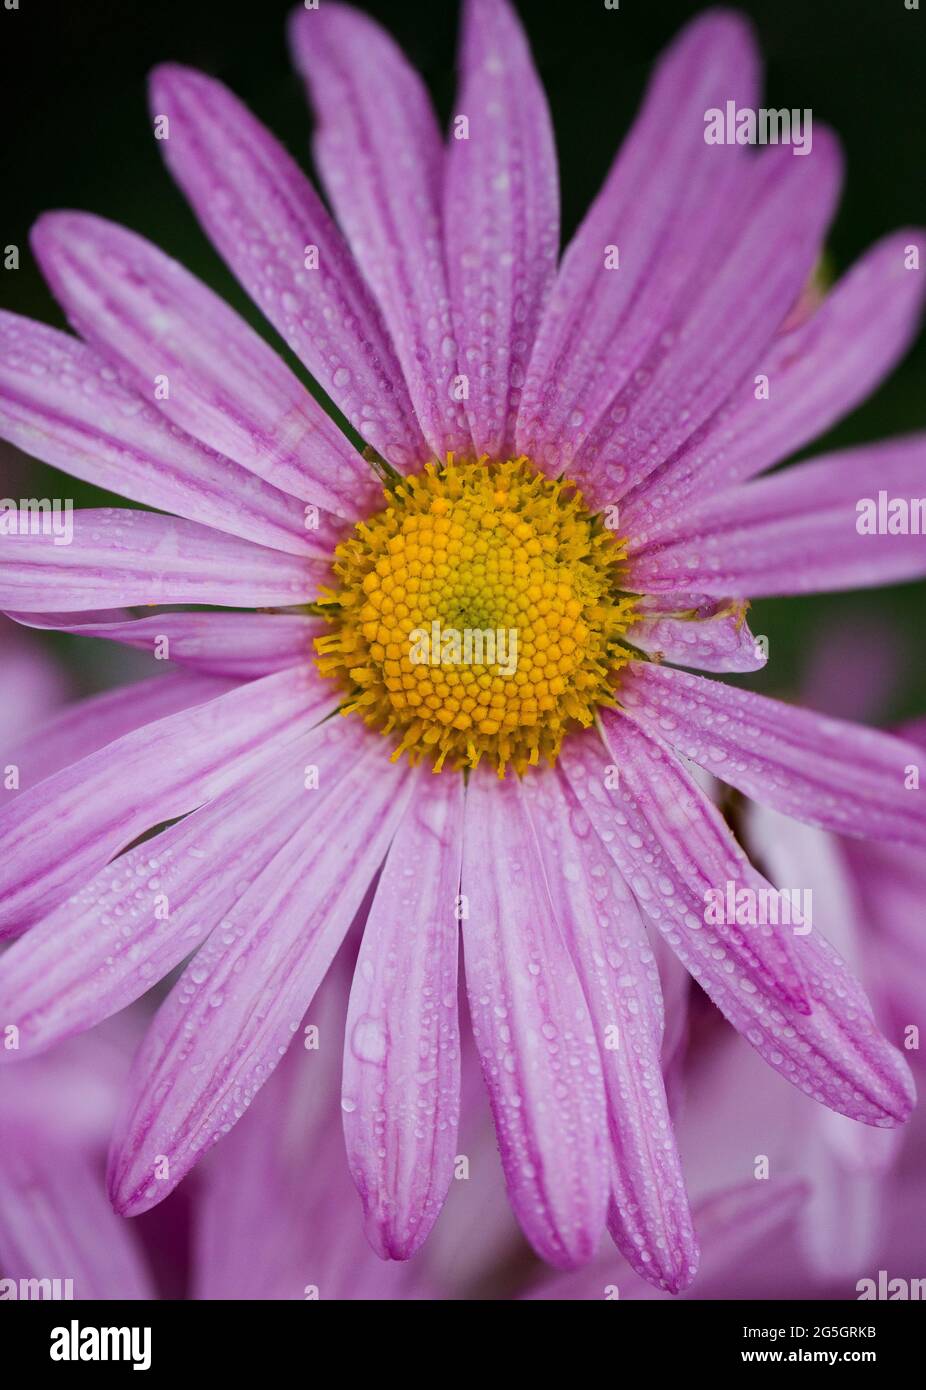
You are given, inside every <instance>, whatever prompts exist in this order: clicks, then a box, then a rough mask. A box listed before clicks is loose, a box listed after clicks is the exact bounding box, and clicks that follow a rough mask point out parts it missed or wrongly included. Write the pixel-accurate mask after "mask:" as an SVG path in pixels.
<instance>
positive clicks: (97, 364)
mask: <svg viewBox="0 0 926 1390" xmlns="http://www.w3.org/2000/svg"><path fill="white" fill-rule="evenodd" d="M178 384H179V383H178ZM153 391H154V387H153V384H152V387H151V391H149V392H148V393H147V395H146V396H141V395H139V394H138V393H137V392H135V391H134V390H131V389H130V388H128V387H126V386H124V385H122V383H121V382H120V381H119V380H118V378H117V375H116V371H115V368H114V367H113V366H111V365H110V363H109V362H108V360H107V359H106V358H105V357H101V356H100V355H99V353H97V352H95V351H94V350H93V348H91V347H88V346H87V344H86V343H82V342H80V340H79V339H78V338H73V337H71V335H70V334H68V333H59V332H58V330H57V329H54V328H48V327H47V326H46V325H45V324H44V323H33V322H32V320H31V319H24V318H20V317H19V316H18V315H16V314H7V313H0V436H2V437H3V438H4V439H9V440H10V441H11V443H13V444H16V445H17V446H18V447H19V448H20V449H23V450H24V451H25V452H26V453H27V454H32V455H33V456H34V457H35V458H40V459H41V460H42V461H43V462H44V463H53V464H54V465H55V466H56V467H57V468H62V469H64V471H65V472H66V473H71V474H73V476H74V477H75V478H81V479H82V480H83V481H84V482H89V483H94V484H95V485H96V486H97V487H103V488H107V489H108V490H109V491H110V492H116V493H119V494H121V496H123V497H128V498H130V499H131V500H132V501H133V502H144V503H145V504H146V505H147V506H150V507H158V508H159V509H160V510H161V511H170V512H176V513H177V515H178V516H183V517H186V518H187V520H189V521H199V522H202V523H203V525H205V526H212V527H215V528H217V529H218V530H219V531H226V532H228V533H229V534H230V535H233V536H242V537H243V538H244V539H245V540H251V541H256V542H257V544H259V545H266V546H269V547H270V548H271V549H276V550H283V551H287V552H289V553H290V554H293V555H310V556H311V555H314V556H316V557H321V558H327V555H328V553H329V552H330V549H331V545H330V542H331V541H332V540H333V539H335V538H336V536H337V531H336V529H335V527H334V526H333V525H332V523H331V520H330V518H328V517H327V514H326V513H322V514H320V515H319V517H318V518H315V517H313V518H312V520H313V521H314V520H316V519H317V520H318V522H319V525H318V526H317V527H316V529H314V530H310V529H308V528H307V525H306V520H307V518H306V512H305V504H304V503H302V502H299V501H297V499H296V498H295V497H290V496H288V495H287V494H286V493H284V492H281V491H280V489H279V488H277V487H274V486H273V485H272V484H270V483H267V482H264V481H263V479H262V478H257V477H255V476H254V474H253V473H250V472H248V470H247V469H246V468H242V467H241V466H240V465H239V464H237V463H234V462H233V461H232V460H231V459H230V458H223V457H222V456H221V455H220V454H216V453H214V452H213V450H212V449H208V448H206V446H205V445H204V444H200V443H199V442H198V440H196V439H193V438H192V436H191V435H188V434H185V433H184V432H183V431H182V430H180V429H178V428H177V426H176V425H172V424H171V423H170V421H169V420H168V419H166V418H165V416H164V415H163V414H162V413H161V412H160V411H159V410H157V409H156V408H155V406H154V405H153V404H152V403H151V401H152V395H153ZM326 543H328V544H327V547H326Z"/></svg>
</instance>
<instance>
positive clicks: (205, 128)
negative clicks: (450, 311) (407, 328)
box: [150, 64, 427, 472]
mask: <svg viewBox="0 0 926 1390" xmlns="http://www.w3.org/2000/svg"><path fill="white" fill-rule="evenodd" d="M150 105H151V110H152V113H153V114H158V115H166V116H167V117H168V118H169V120H170V138H169V139H168V140H163V141H161V142H160V148H161V151H162V153H163V154H164V157H165V159H166V161H167V165H168V167H169V169H170V171H171V173H172V174H173V175H174V177H175V179H176V180H177V182H178V183H179V184H180V186H181V188H182V189H183V191H184V193H185V194H186V196H187V197H188V198H189V200H190V202H191V204H192V205H193V210H194V211H195V213H196V215H197V217H198V218H199V220H200V223H201V224H202V227H203V229H204V231H205V232H206V234H207V236H208V237H209V238H210V239H211V241H212V242H213V244H214V245H215V246H216V248H217V249H218V251H219V252H220V253H221V255H222V256H223V257H224V258H225V260H226V261H227V263H228V265H229V266H230V267H231V269H232V270H233V271H234V273H235V275H237V277H238V279H239V280H240V281H241V283H242V284H243V285H244V287H245V289H246V290H247V291H248V292H249V294H250V295H251V296H252V298H253V299H254V301H255V303H256V304H258V305H259V306H260V308H261V309H262V310H263V312H264V313H265V314H266V316H267V318H268V319H269V320H270V322H271V323H272V324H273V325H274V327H275V328H276V329H277V331H278V332H279V333H280V335H281V336H282V337H283V338H284V339H285V341H286V342H287V343H288V344H289V346H290V347H291V348H292V350H293V352H295V353H296V355H297V356H298V357H299V358H300V359H301V360H302V361H303V362H304V363H305V365H306V367H307V368H308V369H309V371H310V372H311V373H312V375H313V376H314V377H315V379H316V381H318V382H319V384H320V385H321V386H322V387H323V388H324V390H325V391H326V392H327V393H328V395H329V396H330V397H331V399H332V400H333V401H334V402H335V403H336V405H337V406H338V407H339V408H340V409H341V410H342V411H343V413H344V414H345V416H346V417H347V419H348V420H349V421H350V423H351V424H352V425H353V427H354V429H355V430H357V432H358V433H359V434H361V435H362V436H363V437H364V439H366V440H368V441H369V443H370V444H372V445H373V447H374V448H375V449H377V450H379V452H380V453H381V454H382V455H383V457H384V458H387V459H389V460H390V462H391V463H393V464H394V465H395V466H396V467H397V468H399V469H401V470H402V471H403V472H407V471H408V470H409V469H410V468H411V467H412V466H413V465H414V464H415V463H418V462H421V461H422V459H423V458H424V457H426V455H427V450H426V447H425V444H424V440H423V439H422V437H421V431H420V429H419V427H418V422H417V420H416V419H415V415H414V411H413V409H412V404H411V401H410V400H409V399H408V394H407V392H406V390H405V385H404V381H403V379H402V373H401V368H400V367H399V364H398V361H397V359H396V356H395V352H394V350H393V347H392V344H391V342H390V341H389V336H388V334H387V333H386V330H385V327H384V326H383V322H382V318H381V316H380V313H379V310H378V309H377V307H376V304H375V303H374V300H373V297H372V295H371V294H370V291H369V290H368V289H367V287H366V285H365V284H364V282H363V280H362V279H361V276H360V273H359V271H358V269H357V267H356V265H355V264H354V261H353V258H352V257H351V254H350V252H349V250H348V249H347V246H346V245H345V243H344V240H343V238H342V236H341V234H340V232H339V231H338V229H337V227H336V226H335V225H334V223H333V222H332V220H331V218H330V216H329V214H328V212H327V210H326V208H325V206H324V204H323V203H322V201H321V199H320V198H319V196H318V194H317V193H316V192H315V189H314V188H313V187H312V185H311V183H310V182H309V180H308V179H307V178H306V176H305V174H303V172H302V170H301V169H300V168H299V166H298V165H297V164H296V162H295V160H294V159H292V158H291V157H290V155H289V154H287V152H286V151H285V150H284V149H283V147H282V145H280V144H278V142H277V141H276V140H275V139H274V137H273V136H272V135H271V134H270V132H269V131H268V130H267V129H266V127H264V126H263V125H261V123H260V121H258V120H257V119H256V118H255V117H254V116H252V115H251V113H250V111H249V110H248V109H247V107H246V106H244V105H243V104H242V103H241V102H240V101H238V99H237V97H235V96H233V94H232V93H231V92H230V91H228V89H227V88H226V87H223V86H222V84H221V82H216V81H215V80H214V79H213V78H211V77H206V76H205V74H204V73H200V72H196V71H195V70H193V69H192V68H183V67H178V66H176V65H174V64H166V65H165V66H163V67H159V68H157V69H155V71H154V73H153V74H152V77H151V101H150ZM313 251H314V252H315V253H317V264H316V265H312V266H311V268H310V267H309V266H307V265H306V261H307V260H309V261H310V262H311V261H312V260H313V259H314V257H313Z"/></svg>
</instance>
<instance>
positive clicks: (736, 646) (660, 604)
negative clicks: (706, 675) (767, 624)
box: [628, 594, 768, 671]
mask: <svg viewBox="0 0 926 1390" xmlns="http://www.w3.org/2000/svg"><path fill="white" fill-rule="evenodd" d="M746 608H747V605H746V604H744V603H733V602H729V601H728V602H724V601H723V600H722V599H709V598H704V597H702V596H700V595H691V594H667V595H665V596H658V597H653V598H645V599H642V600H641V601H640V603H639V604H638V605H637V612H638V613H640V614H642V615H644V616H643V617H642V620H641V621H640V622H636V623H634V625H633V627H632V628H631V629H630V632H629V633H628V639H629V641H630V642H631V643H632V645H633V646H635V647H639V649H640V650H641V651H644V652H646V653H647V654H648V655H649V656H651V657H653V658H654V659H655V660H656V661H671V662H674V663H675V664H676V665H677V666H694V667H696V668H697V669H698V670H699V671H759V670H761V669H762V667H763V666H764V665H765V663H766V661H767V660H768V658H767V656H766V655H765V652H764V651H763V650H762V648H761V647H760V646H759V644H758V643H757V641H756V639H755V637H754V636H753V635H752V633H751V632H750V630H749V624H748V623H747V622H746Z"/></svg>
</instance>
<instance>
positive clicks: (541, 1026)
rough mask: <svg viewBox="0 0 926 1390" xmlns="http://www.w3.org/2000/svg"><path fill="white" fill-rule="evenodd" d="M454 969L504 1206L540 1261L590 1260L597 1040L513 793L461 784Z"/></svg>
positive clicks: (596, 1224) (603, 1160) (599, 1183)
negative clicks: (461, 977)
mask: <svg viewBox="0 0 926 1390" xmlns="http://www.w3.org/2000/svg"><path fill="white" fill-rule="evenodd" d="M462 891H463V906H464V910H465V911H466V912H468V916H464V918H463V945H464V962H465V967H466V986H467V990H468V993H469V1004H470V1013H471V1016H472V1021H473V1033H474V1035H475V1038H476V1045H477V1047H478V1049H479V1054H480V1057H481V1059H482V1071H483V1076H484V1077H485V1081H486V1085H487V1087H488V1090H489V1098H490V1100H491V1102H492V1112H493V1115H494V1118H495V1129H496V1133H497V1135H498V1142H499V1148H500V1150H501V1156H502V1165H503V1167H504V1169H505V1179H506V1182H507V1185H508V1194H509V1197H510V1199H511V1203H512V1205H513V1207H514V1209H515V1214H516V1215H517V1217H518V1220H519V1221H520V1223H521V1226H522V1227H523V1229H524V1232H525V1234H526V1235H527V1237H528V1239H529V1240H530V1242H531V1244H532V1245H533V1246H534V1247H535V1249H536V1250H537V1251H538V1253H539V1254H540V1255H542V1256H543V1258H544V1259H546V1260H548V1261H549V1262H550V1263H551V1264H554V1265H557V1266H558V1267H560V1268H572V1267H573V1266H575V1265H578V1264H581V1263H583V1262H584V1261H585V1260H588V1259H590V1258H591V1256H592V1255H593V1254H594V1253H595V1250H596V1248H597V1244H598V1240H599V1237H600V1235H601V1232H602V1229H603V1226H604V1222H605V1207H606V1204H607V1198H608V1187H609V1179H610V1171H609V1155H608V1152H607V1141H606V1137H605V1136H606V1135H607V1114H606V1102H605V1094H604V1084H603V1081H602V1075H601V1059H600V1056H599V1052H598V1039H597V1037H596V1033H595V1028H594V1025H593V1023H592V1019H591V1016H590V1014H589V1010H588V1005H587V1003H586V1002H585V998H584V996H583V993H582V987H581V985H580V983H579V979H578V977H577V975H576V971H575V967H574V965H573V963H572V961H571V960H570V958H569V952H568V950H567V948H566V943H565V941H564V939H563V935H562V930H561V928H560V925H559V922H558V921H557V919H556V914H555V911H554V908H553V904H552V902H551V900H550V895H549V891H548V889H547V887H546V883H545V879H544V871H543V864H542V858H541V854H540V851H539V847H538V845H537V842H536V838H535V836H534V831H533V827H532V825H531V823H530V820H529V818H528V816H527V810H526V806H525V804H524V797H523V791H522V788H521V787H520V785H519V783H518V782H517V781H516V780H514V779H510V780H506V781H499V780H498V779H497V778H496V777H495V776H494V775H493V774H492V773H491V772H490V771H489V770H488V769H487V768H480V769H479V770H478V771H477V772H476V773H475V774H473V775H472V776H471V777H470V780H469V785H468V787H467V796H466V816H465V823H464V837H463V880H462Z"/></svg>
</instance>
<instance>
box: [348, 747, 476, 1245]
mask: <svg viewBox="0 0 926 1390" xmlns="http://www.w3.org/2000/svg"><path fill="white" fill-rule="evenodd" d="M413 797H414V799H413V801H412V804H411V806H410V808H409V810H408V812H407V813H406V815H405V818H404V819H403V821H402V823H401V825H400V826H399V828H398V830H397V832H396V836H395V839H394V840H393V842H392V845H391V846H390V849H389V854H388V856H387V858H386V864H385V867H384V868H383V872H382V875H381V877H380V880H379V884H378V886H377V889H376V896H375V898H374V899H373V906H372V907H371V909H370V914H369V917H368V918H367V923H366V927H365V928H364V933H363V944H362V946H361V948H360V956H359V959H358V961H357V969H356V971H355V973H354V982H353V986H352V988H351V994H350V1008H349V1010H348V1015H347V1031H346V1035H345V1039H346V1040H345V1047H344V1081H343V1087H342V1092H343V1096H342V1102H341V1104H342V1109H343V1111H344V1137H345V1139H346V1141H347V1160H348V1163H349V1165H350V1170H351V1174H352V1176H353V1179H354V1182H355V1183H356V1184H357V1190H358V1192H359V1193H360V1197H361V1200H362V1202H363V1208H364V1215H365V1219H366V1229H367V1235H368V1237H369V1240H370V1244H371V1245H372V1246H373V1249H374V1250H375V1251H376V1253H377V1254H378V1255H380V1256H381V1257H382V1258H383V1259H393V1260H407V1259H408V1258H409V1257H410V1256H411V1255H413V1254H414V1253H415V1251H416V1250H418V1249H419V1248H420V1246H421V1245H422V1244H423V1243H424V1240H425V1239H426V1237H427V1235H428V1233H429V1231H430V1230H431V1227H432V1226H433V1224H434V1222H435V1220H436V1219H437V1216H438V1214H439V1213H440V1210H441V1207H442V1206H443V1203H444V1199H445V1197H446V1196H447V1191H448V1188H449V1187H450V1183H451V1181H452V1178H453V1163H454V1158H455V1156H456V1153H457V1146H456V1145H457V1124H458V1119H459V1108H460V1030H459V1022H458V1008H457V955H458V952H459V927H458V923H457V919H456V916H455V913H454V905H455V903H456V900H457V896H458V894H459V891H460V864H461V858H462V852H463V782H462V779H461V778H460V777H457V776H451V777H450V778H446V777H436V778H435V777H434V776H433V774H432V773H431V771H430V769H428V768H422V769H419V770H418V771H417V772H416V774H415V788H414V794H413Z"/></svg>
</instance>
